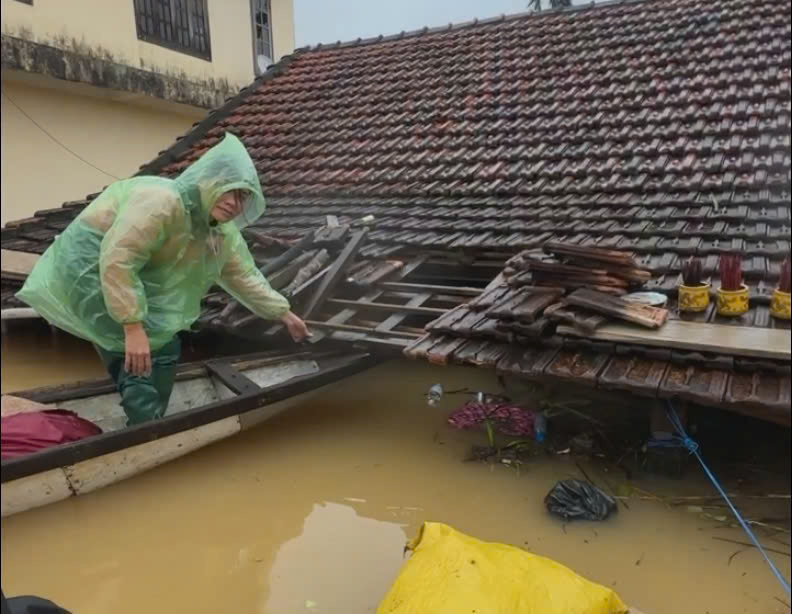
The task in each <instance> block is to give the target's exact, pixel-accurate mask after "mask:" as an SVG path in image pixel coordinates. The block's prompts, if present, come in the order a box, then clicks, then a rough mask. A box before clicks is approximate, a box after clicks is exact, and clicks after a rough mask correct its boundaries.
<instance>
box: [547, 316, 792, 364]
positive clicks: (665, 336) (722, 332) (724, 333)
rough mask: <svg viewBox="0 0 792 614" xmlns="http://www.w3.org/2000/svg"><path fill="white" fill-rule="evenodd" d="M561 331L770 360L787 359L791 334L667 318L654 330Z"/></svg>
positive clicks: (623, 326)
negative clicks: (662, 324)
mask: <svg viewBox="0 0 792 614" xmlns="http://www.w3.org/2000/svg"><path fill="white" fill-rule="evenodd" d="M557 331H558V333H559V334H561V335H575V336H585V337H587V338H588V339H595V340H598V341H600V340H601V341H614V342H616V343H632V344H637V345H650V346H655V347H665V348H677V349H681V350H696V351H699V352H716V353H719V354H730V355H737V356H751V357H755V358H770V359H773V360H785V361H787V362H789V360H790V344H792V337H791V336H790V332H792V331H789V330H783V329H773V328H759V327H756V326H728V325H726V324H705V323H699V322H685V321H683V320H669V321H667V322H666V323H665V325H664V326H663V327H661V328H658V329H656V330H650V329H646V328H639V327H637V326H630V325H629V324H603V325H602V326H600V327H599V328H597V329H596V330H595V331H594V332H593V333H581V332H580V331H578V330H577V328H575V327H572V326H559V327H558V329H557Z"/></svg>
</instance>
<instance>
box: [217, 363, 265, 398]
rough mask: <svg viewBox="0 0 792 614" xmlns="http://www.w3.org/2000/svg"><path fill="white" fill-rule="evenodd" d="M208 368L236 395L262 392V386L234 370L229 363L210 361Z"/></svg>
mask: <svg viewBox="0 0 792 614" xmlns="http://www.w3.org/2000/svg"><path fill="white" fill-rule="evenodd" d="M206 368H207V370H208V371H209V372H210V373H211V374H212V375H213V376H215V377H216V378H217V379H219V380H220V381H221V382H222V383H223V384H224V385H225V386H226V387H227V388H228V389H229V390H230V391H231V392H233V393H234V394H251V393H254V392H257V391H259V390H261V386H259V385H258V384H256V383H255V382H253V381H252V380H251V379H250V378H248V376H247V375H244V374H243V373H240V372H239V371H237V370H236V369H234V367H232V366H231V365H230V364H229V363H228V361H225V360H210V361H208V362H207V363H206Z"/></svg>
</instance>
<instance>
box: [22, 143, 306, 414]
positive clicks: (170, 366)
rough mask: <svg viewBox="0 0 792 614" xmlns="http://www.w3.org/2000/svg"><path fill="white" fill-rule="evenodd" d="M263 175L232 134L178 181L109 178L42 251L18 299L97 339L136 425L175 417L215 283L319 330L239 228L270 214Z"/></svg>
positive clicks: (254, 305)
mask: <svg viewBox="0 0 792 614" xmlns="http://www.w3.org/2000/svg"><path fill="white" fill-rule="evenodd" d="M264 208H265V202H264V197H263V195H262V193H261V184H260V183H259V180H258V173H257V172H256V168H255V166H254V164H253V161H252V160H251V159H250V156H249V155H248V153H247V151H246V150H245V147H244V145H243V144H242V142H241V141H240V140H239V139H238V138H236V137H235V136H233V135H230V134H229V135H226V136H225V138H224V139H223V140H222V141H221V142H220V143H218V144H217V145H215V146H214V147H212V148H211V149H209V150H208V151H207V152H206V153H204V154H203V155H202V156H201V157H200V158H199V159H198V160H196V161H195V162H194V163H193V164H191V165H190V166H189V167H188V168H187V169H185V171H184V172H183V173H182V174H181V175H180V176H179V177H178V178H176V179H165V178H161V177H134V178H131V179H125V180H122V181H118V182H116V183H114V184H112V185H110V186H109V187H108V188H107V189H106V190H105V191H104V192H102V194H100V195H99V196H98V197H97V198H96V199H95V200H94V201H93V202H92V203H91V204H90V205H88V207H86V208H85V209H84V210H83V211H82V212H81V213H80V215H79V216H77V218H76V219H75V220H74V221H73V222H72V223H71V224H69V226H68V227H67V228H66V230H65V231H64V232H63V234H61V235H60V236H59V237H57V239H56V240H55V242H54V243H53V244H52V245H51V246H50V247H49V249H48V250H47V251H46V252H45V253H44V255H43V256H42V257H41V259H40V260H39V262H38V263H37V264H36V266H35V268H34V269H33V271H32V273H31V274H30V276H29V277H28V279H27V281H26V283H25V285H24V286H23V288H22V289H21V290H20V291H19V293H18V294H17V296H18V297H19V298H20V299H21V300H22V301H24V302H25V303H27V304H28V305H30V306H31V307H32V308H33V309H35V310H36V311H37V312H38V313H39V314H40V315H41V316H42V317H44V318H46V319H47V320H48V321H49V322H50V323H51V324H53V325H54V326H57V327H58V328H61V329H63V330H65V331H67V332H69V333H71V334H73V335H76V336H77V337H81V338H83V339H87V340H88V341H90V342H92V343H93V344H94V346H95V347H96V349H97V351H98V352H99V354H100V356H101V357H102V360H103V362H104V365H105V367H106V368H107V370H108V372H109V373H110V376H111V377H112V378H113V380H114V381H115V383H116V386H117V387H118V391H119V393H120V394H121V398H122V406H123V408H124V411H125V412H126V414H127V418H128V420H127V425H134V424H139V423H141V422H145V421H147V420H151V419H153V418H161V417H162V416H163V415H164V414H165V410H166V408H167V406H168V400H169V399H170V395H171V391H172V389H173V381H174V377H175V372H176V363H177V362H178V359H179V354H180V350H181V347H180V341H179V337H178V333H179V331H182V330H187V329H189V328H190V326H191V325H192V323H193V322H195V320H196V319H197V318H198V316H199V315H200V313H201V299H202V298H203V297H204V295H205V294H206V292H207V291H208V290H209V288H210V287H211V286H212V285H213V284H215V283H217V284H219V285H220V286H221V287H222V288H223V289H225V290H226V291H227V292H229V293H230V294H231V295H233V296H234V298H236V299H237V300H238V301H239V302H240V303H242V304H243V305H245V306H246V307H247V308H248V309H250V310H251V311H252V312H253V313H255V314H256V315H258V316H260V317H262V318H266V319H271V320H281V321H282V322H283V323H284V324H285V326H286V327H287V329H288V330H289V333H290V334H291V336H292V338H293V339H294V340H295V341H301V340H303V339H304V338H305V337H307V336H310V333H309V331H308V329H307V327H306V325H305V323H304V322H303V321H302V320H301V319H300V318H299V317H297V316H296V315H295V314H294V313H292V312H291V310H290V307H289V303H288V301H287V300H286V299H285V298H284V297H283V296H281V295H280V294H278V293H277V292H276V291H275V290H273V289H272V288H271V287H270V285H269V283H268V282H267V280H266V279H265V278H264V276H263V275H262V274H261V272H260V271H259V270H258V268H257V267H256V264H255V262H254V260H253V257H252V256H251V254H250V252H249V251H248V248H247V245H246V243H245V240H244V238H243V237H242V234H241V232H240V231H241V229H242V228H244V227H245V226H246V225H248V224H251V223H253V222H254V221H256V219H258V217H259V216H261V214H262V213H263V212H264Z"/></svg>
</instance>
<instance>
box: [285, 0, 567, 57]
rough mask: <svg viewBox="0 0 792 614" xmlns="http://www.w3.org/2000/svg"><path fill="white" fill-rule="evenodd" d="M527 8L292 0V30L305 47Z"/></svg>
mask: <svg viewBox="0 0 792 614" xmlns="http://www.w3.org/2000/svg"><path fill="white" fill-rule="evenodd" d="M578 3H579V0H578V1H574V0H573V4H578ZM527 6H528V0H400V1H399V2H392V1H387V0H294V22H295V25H294V28H295V31H296V32H295V34H296V38H297V47H304V46H305V45H315V44H317V43H334V42H335V41H337V40H342V41H347V40H354V39H356V38H358V37H361V38H367V37H370V36H377V35H378V34H385V35H387V34H398V33H399V32H401V31H402V30H407V31H409V30H418V29H420V28H423V27H424V26H429V27H430V28H431V27H437V26H442V25H446V24H448V23H449V22H451V23H458V22H461V21H469V20H471V19H474V18H476V17H478V18H479V19H483V18H485V17H494V16H496V15H500V14H501V13H506V14H507V15H508V14H510V13H521V12H523V11H526V10H528V8H527Z"/></svg>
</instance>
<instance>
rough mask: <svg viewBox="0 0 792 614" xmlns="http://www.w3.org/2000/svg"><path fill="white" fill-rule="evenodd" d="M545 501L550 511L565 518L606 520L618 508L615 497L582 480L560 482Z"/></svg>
mask: <svg viewBox="0 0 792 614" xmlns="http://www.w3.org/2000/svg"><path fill="white" fill-rule="evenodd" d="M544 502H545V507H547V511H548V512H550V513H551V514H555V515H556V516H561V517H562V518H563V519H564V520H580V519H583V520H605V519H606V518H607V517H608V516H610V515H611V513H612V512H615V511H616V508H617V506H616V501H615V500H614V499H613V497H610V496H608V495H607V494H606V493H604V492H602V491H601V490H600V489H599V488H597V487H596V486H593V485H591V484H589V483H588V482H583V481H581V480H562V481H561V482H558V483H557V484H556V485H555V486H553V488H552V489H551V490H550V492H549V493H547V496H546V497H545V500H544Z"/></svg>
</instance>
